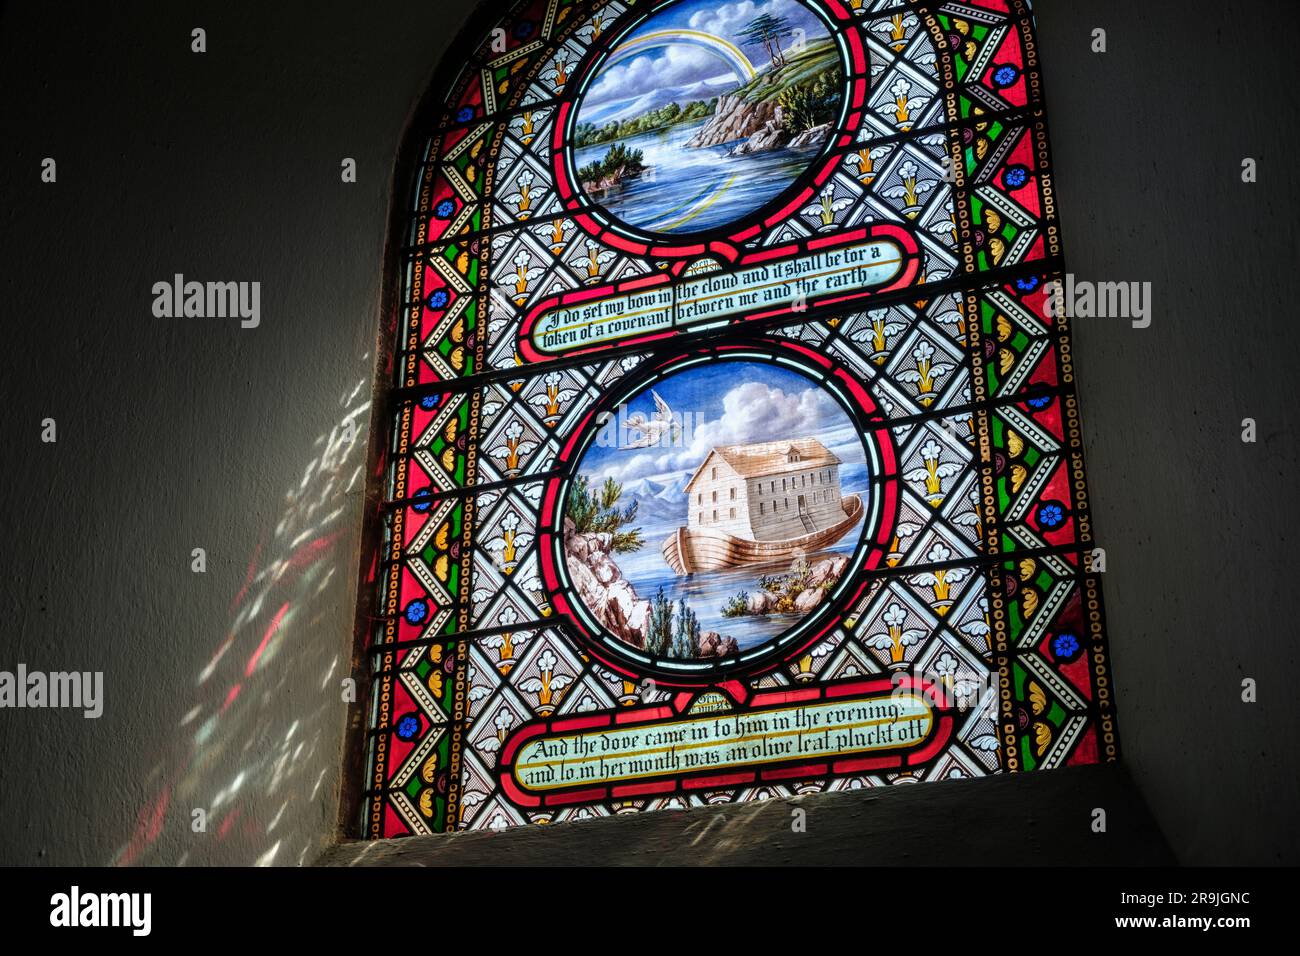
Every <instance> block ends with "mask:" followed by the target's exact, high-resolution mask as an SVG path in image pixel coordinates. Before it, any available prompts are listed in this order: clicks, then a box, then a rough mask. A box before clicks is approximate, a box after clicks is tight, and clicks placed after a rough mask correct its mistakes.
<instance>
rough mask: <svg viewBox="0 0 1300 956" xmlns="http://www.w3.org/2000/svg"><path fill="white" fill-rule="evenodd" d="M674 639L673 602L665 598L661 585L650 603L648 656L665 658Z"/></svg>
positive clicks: (647, 632)
mask: <svg viewBox="0 0 1300 956" xmlns="http://www.w3.org/2000/svg"><path fill="white" fill-rule="evenodd" d="M672 639H673V602H672V601H670V600H668V599H667V598H666V597H664V588H663V585H662V584H661V585H660V586H659V591H658V593H657V594H655V596H654V599H653V600H652V601H651V602H650V621H649V623H648V624H647V626H646V635H645V647H644V650H645V652H646V653H647V654H651V655H653V656H654V657H663V656H664V654H665V653H667V651H668V647H669V644H670V643H671V642H672Z"/></svg>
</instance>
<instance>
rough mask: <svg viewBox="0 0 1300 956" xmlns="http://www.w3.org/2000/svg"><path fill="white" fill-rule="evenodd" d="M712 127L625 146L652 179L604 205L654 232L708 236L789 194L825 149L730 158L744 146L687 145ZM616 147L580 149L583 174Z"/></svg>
mask: <svg viewBox="0 0 1300 956" xmlns="http://www.w3.org/2000/svg"><path fill="white" fill-rule="evenodd" d="M705 122H706V121H703V120H701V121H699V122H696V123H684V124H682V125H680V126H672V127H669V128H668V129H665V130H658V131H652V132H649V133H642V134H640V135H639V136H633V137H630V138H628V139H625V140H622V141H621V142H622V143H623V144H624V145H626V146H627V147H628V148H629V149H639V150H641V152H642V154H643V159H642V161H643V162H644V163H645V165H646V166H647V167H651V166H653V167H654V170H653V174H652V177H651V176H646V177H642V178H640V179H637V180H634V181H628V182H626V183H624V184H623V185H622V186H621V187H619V188H617V189H615V190H612V191H611V192H610V193H608V194H607V195H605V196H603V197H601V198H600V199H599V200H598V201H599V202H600V204H601V205H603V206H604V207H605V209H607V210H608V211H609V212H610V213H611V214H613V215H615V216H617V217H618V218H619V219H622V220H623V221H624V222H626V223H629V224H631V225H633V226H637V227H638V228H641V229H645V230H647V231H649V232H662V233H691V232H702V231H704V230H706V229H712V228H714V227H717V226H723V225H726V224H728V223H731V222H734V221H735V220H737V219H740V218H741V217H743V216H745V215H746V214H748V213H750V212H753V211H754V210H755V209H758V208H759V207H760V206H762V205H763V204H764V203H766V202H767V201H768V200H770V199H772V198H774V197H775V196H776V195H777V194H778V193H780V192H781V191H782V190H784V189H785V188H786V187H787V186H789V185H790V183H791V182H793V181H794V179H795V177H796V176H798V175H799V173H801V172H802V171H803V170H804V169H805V168H807V166H808V162H809V160H810V159H811V158H812V157H813V156H814V155H815V154H816V152H817V147H812V148H810V149H807V150H790V149H778V150H773V151H772V152H769V153H759V154H757V155H753V156H728V155H727V153H728V152H729V151H730V150H731V149H732V148H733V147H735V146H737V145H739V143H740V142H741V141H740V140H737V141H736V142H734V143H728V144H726V145H722V146H711V147H707V148H704V149H694V148H688V147H686V145H685V143H686V141H687V140H689V139H690V138H691V137H692V136H693V135H694V134H695V131H696V130H698V129H699V128H700V127H701V126H703V125H704V123H705ZM611 145H613V144H612V143H600V144H598V145H596V146H584V147H583V148H582V149H579V150H577V151H576V153H575V155H574V162H575V164H576V165H577V167H578V168H582V167H583V166H585V165H587V164H588V163H591V162H595V161H596V160H600V159H603V158H604V156H605V153H606V152H608V150H609V148H610V146H611Z"/></svg>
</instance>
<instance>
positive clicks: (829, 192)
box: [803, 183, 853, 232]
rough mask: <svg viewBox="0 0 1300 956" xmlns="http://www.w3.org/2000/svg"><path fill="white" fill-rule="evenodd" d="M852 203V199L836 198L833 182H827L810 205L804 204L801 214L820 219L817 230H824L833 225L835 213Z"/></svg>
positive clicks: (831, 227)
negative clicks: (815, 200)
mask: <svg viewBox="0 0 1300 956" xmlns="http://www.w3.org/2000/svg"><path fill="white" fill-rule="evenodd" d="M852 205H853V200H852V199H848V198H845V199H836V198H835V184H834V183H827V184H826V185H825V186H823V187H822V191H821V193H820V194H819V196H818V199H817V202H815V203H813V204H812V205H811V206H805V207H804V209H803V214H804V215H805V216H816V217H818V218H819V219H820V220H821V225H820V226H818V227H817V228H818V230H819V231H822V232H825V231H826V230H828V229H833V228H834V227H835V214H836V213H837V212H839V211H841V210H843V209H848V208H849V207H850V206H852Z"/></svg>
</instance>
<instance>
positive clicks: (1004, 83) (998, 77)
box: [993, 64, 1020, 89]
mask: <svg viewBox="0 0 1300 956" xmlns="http://www.w3.org/2000/svg"><path fill="white" fill-rule="evenodd" d="M1018 79H1020V71H1019V70H1017V69H1016V68H1015V67H1014V66H1011V65H1010V64H1004V65H1002V66H1000V67H998V68H997V69H996V70H994V71H993V85H994V86H996V87H998V88H999V89H1006V88H1007V87H1008V86H1010V85H1011V84H1012V83H1014V82H1016V80H1018Z"/></svg>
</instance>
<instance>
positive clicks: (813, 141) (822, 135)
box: [786, 123, 831, 149]
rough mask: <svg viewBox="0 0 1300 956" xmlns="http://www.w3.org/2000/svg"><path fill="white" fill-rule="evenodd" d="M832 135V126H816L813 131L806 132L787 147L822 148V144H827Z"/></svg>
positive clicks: (824, 124) (827, 124) (807, 130)
mask: <svg viewBox="0 0 1300 956" xmlns="http://www.w3.org/2000/svg"><path fill="white" fill-rule="evenodd" d="M830 135H831V124H830V123H822V125H821V126H814V127H813V128H812V129H806V130H804V131H803V132H802V133H800V134H799V135H798V136H796V137H795V138H794V139H792V140H790V142H788V143H786V146H787V147H789V148H790V149H807V148H809V147H810V146H820V145H821V144H822V143H824V142H826V140H827V138H828V137H829V136H830Z"/></svg>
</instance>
